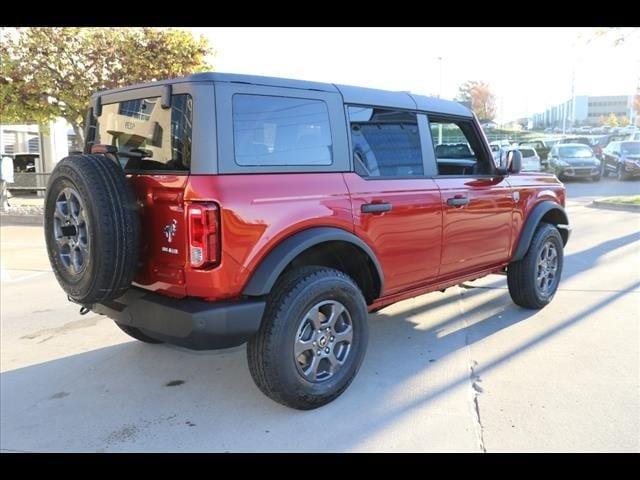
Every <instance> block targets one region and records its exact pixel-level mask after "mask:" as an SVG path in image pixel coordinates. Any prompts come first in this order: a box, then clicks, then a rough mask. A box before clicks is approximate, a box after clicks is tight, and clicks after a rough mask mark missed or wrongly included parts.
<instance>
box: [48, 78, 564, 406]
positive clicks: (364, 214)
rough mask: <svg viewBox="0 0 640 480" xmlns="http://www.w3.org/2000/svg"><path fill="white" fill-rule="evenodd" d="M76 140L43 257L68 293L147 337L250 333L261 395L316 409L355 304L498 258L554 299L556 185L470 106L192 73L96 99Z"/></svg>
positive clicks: (228, 343) (361, 324) (438, 281)
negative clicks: (503, 153)
mask: <svg viewBox="0 0 640 480" xmlns="http://www.w3.org/2000/svg"><path fill="white" fill-rule="evenodd" d="M89 117H90V121H89V122H88V127H87V146H86V149H85V152H84V154H82V155H72V156H69V157H67V158H65V159H63V160H62V161H60V162H59V163H58V164H57V166H56V167H55V169H54V171H53V173H52V175H51V179H50V182H49V186H48V190H47V198H46V214H45V235H46V241H47V249H48V254H49V259H50V262H51V265H52V267H53V270H54V272H55V274H56V276H57V279H58V281H59V282H60V285H61V286H62V288H63V289H64V290H65V292H66V293H67V295H68V297H69V299H70V300H71V301H73V302H76V303H78V304H80V305H82V309H81V312H87V311H89V310H92V311H94V312H96V313H99V314H104V315H107V316H109V317H111V318H112V319H114V320H115V322H116V324H117V325H118V326H119V327H120V328H121V329H122V330H124V331H125V332H126V333H127V334H129V335H130V336H132V337H133V338H136V339H138V340H141V341H143V342H147V343H162V342H167V343H171V344H175V345H181V346H183V347H188V348H191V349H198V350H199V349H216V348H227V347H233V346H237V345H241V344H242V343H245V342H248V346H247V358H248V363H249V368H250V371H251V375H252V376H253V379H254V380H255V382H256V384H257V385H258V387H259V388H260V390H262V391H263V392H264V393H265V394H266V395H267V396H269V397H270V398H272V399H273V400H275V401H277V402H280V403H282V404H284V405H288V406H290V407H294V408H298V409H311V408H315V407H318V406H321V405H324V404H326V403H328V402H330V401H332V400H333V399H335V398H336V397H337V396H339V395H340V394H341V393H342V392H343V391H344V390H345V389H346V388H347V387H348V385H349V384H350V383H351V381H352V380H353V378H354V376H355V375H356V373H357V371H358V369H359V368H360V365H361V363H362V361H363V358H364V355H365V350H366V347H367V335H368V330H367V313H368V312H374V311H377V310H379V309H381V308H383V307H385V306H387V305H390V304H392V303H394V302H398V301H400V300H404V299H407V298H411V297H415V296H418V295H422V294H424V293H427V292H432V291H436V290H443V289H445V288H447V287H450V286H454V285H457V284H460V283H463V282H466V281H470V280H473V279H477V278H479V277H482V276H485V275H488V274H492V273H501V274H505V273H506V275H507V278H508V285H509V293H510V294H511V298H512V299H513V301H514V302H515V303H517V304H518V305H521V306H522V307H525V308H534V309H538V308H542V307H544V306H545V305H546V304H547V303H549V302H550V301H551V299H552V298H553V296H554V294H555V292H556V289H557V287H558V283H559V281H560V275H561V272H562V262H563V247H564V245H565V244H566V243H567V240H568V238H569V233H570V230H569V226H568V220H567V215H566V213H565V211H564V208H563V207H564V204H565V189H564V187H563V185H562V183H560V182H559V181H558V180H557V179H556V178H555V177H554V176H553V175H551V174H544V173H538V172H527V173H520V166H521V160H522V159H521V157H520V154H519V152H518V151H517V150H514V151H511V152H509V153H508V154H507V155H508V158H507V161H506V162H504V165H506V166H505V167H500V166H498V165H497V164H496V163H495V162H494V160H493V157H492V155H491V150H490V148H489V145H488V143H487V140H486V138H485V137H484V134H483V133H482V129H481V128H480V125H479V123H478V120H477V119H476V117H475V116H474V115H473V114H472V113H471V112H470V111H469V110H468V109H467V108H465V107H463V106H462V105H460V104H458V103H455V102H450V101H445V100H440V99H434V98H427V97H422V96H419V95H412V94H409V93H404V92H389V91H381V90H372V89H367V88H357V87H351V86H343V85H334V84H328V83H314V82H307V81H296V80H285V79H279V78H265V77H257V76H246V75H230V74H222V73H202V74H195V75H192V76H189V77H186V78H180V79H174V80H169V81H162V82H156V83H151V84H145V85H135V86H132V87H127V88H122V89H117V90H109V91H101V92H98V93H96V94H94V95H93V96H92V99H91V109H90V115H89Z"/></svg>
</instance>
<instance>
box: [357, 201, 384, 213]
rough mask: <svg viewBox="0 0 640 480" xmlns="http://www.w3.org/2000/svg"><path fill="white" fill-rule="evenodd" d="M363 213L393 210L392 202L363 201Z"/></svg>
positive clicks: (361, 209) (361, 207)
mask: <svg viewBox="0 0 640 480" xmlns="http://www.w3.org/2000/svg"><path fill="white" fill-rule="evenodd" d="M360 211H361V212H362V213H383V212H389V211H391V204H390V203H363V204H362V205H361V206H360Z"/></svg>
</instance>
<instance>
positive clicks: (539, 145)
mask: <svg viewBox="0 0 640 480" xmlns="http://www.w3.org/2000/svg"><path fill="white" fill-rule="evenodd" d="M519 145H520V146H521V147H532V148H534V149H535V150H536V152H537V153H538V156H539V157H540V162H541V163H542V166H543V168H544V167H546V166H547V158H548V156H549V151H551V146H550V145H548V144H547V143H546V142H545V141H544V140H538V139H536V140H527V141H526V142H520V143H519Z"/></svg>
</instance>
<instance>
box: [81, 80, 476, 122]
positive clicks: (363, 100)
mask: <svg viewBox="0 0 640 480" xmlns="http://www.w3.org/2000/svg"><path fill="white" fill-rule="evenodd" d="M185 82H233V83H247V84H253V85H265V86H272V87H281V88H297V89H303V90H319V91H326V92H337V93H340V94H341V95H342V98H343V100H344V102H345V103H353V104H361V105H376V106H386V107H394V108H407V109H417V110H422V111H428V112H437V113H441V114H449V115H458V116H464V117H471V116H472V115H473V114H472V113H471V111H470V110H469V109H468V108H467V107H465V106H463V105H461V104H460V103H458V102H453V101H450V100H443V99H441V98H434V97H427V96H424V95H416V94H413V93H409V92H393V91H390V90H378V89H374V88H365V87H353V86H349V85H338V84H333V83H323V82H311V81H307V80H294V79H288V78H279V77H263V76H258V75H243V74H235V73H219V72H203V73H194V74H192V75H188V76H186V77H180V78H172V79H169V80H161V81H157V82H149V83H143V84H137V85H130V86H126V87H122V88H115V89H112V90H101V91H99V92H96V93H94V94H93V95H92V96H91V99H92V104H93V100H95V99H96V98H97V97H102V96H103V95H107V94H112V93H117V92H124V91H128V90H135V89H137V88H143V87H151V86H161V85H171V84H176V83H185Z"/></svg>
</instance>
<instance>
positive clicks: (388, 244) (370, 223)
mask: <svg viewBox="0 0 640 480" xmlns="http://www.w3.org/2000/svg"><path fill="white" fill-rule="evenodd" d="M344 179H345V182H346V183H347V187H348V189H349V192H350V193H351V201H352V205H353V219H354V232H355V234H356V235H357V236H358V237H360V238H361V239H362V240H364V241H365V242H366V243H367V244H368V245H369V246H370V247H371V249H372V250H373V251H374V253H375V254H376V256H377V258H378V260H379V261H380V264H381V265H382V270H383V271H384V276H385V290H384V292H383V295H393V294H395V293H397V292H399V291H401V290H403V289H410V288H414V287H416V286H418V285H423V284H425V283H428V282H433V281H434V280H435V279H436V278H437V276H438V270H439V266H440V250H441V246H442V238H441V236H442V235H441V232H442V208H441V207H440V191H439V190H438V187H437V185H436V183H435V182H434V181H433V180H432V179H425V178H420V179H371V180H365V179H363V178H362V177H360V176H359V175H357V174H355V173H345V174H344ZM383 202H385V203H390V204H391V205H392V210H391V211H390V212H384V213H377V214H372V213H362V212H361V206H362V205H363V204H366V203H383Z"/></svg>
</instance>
